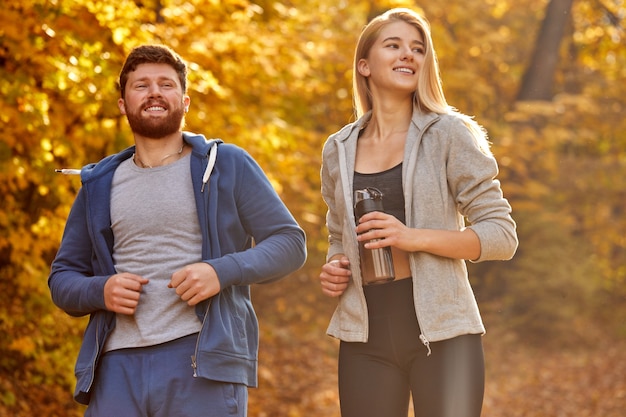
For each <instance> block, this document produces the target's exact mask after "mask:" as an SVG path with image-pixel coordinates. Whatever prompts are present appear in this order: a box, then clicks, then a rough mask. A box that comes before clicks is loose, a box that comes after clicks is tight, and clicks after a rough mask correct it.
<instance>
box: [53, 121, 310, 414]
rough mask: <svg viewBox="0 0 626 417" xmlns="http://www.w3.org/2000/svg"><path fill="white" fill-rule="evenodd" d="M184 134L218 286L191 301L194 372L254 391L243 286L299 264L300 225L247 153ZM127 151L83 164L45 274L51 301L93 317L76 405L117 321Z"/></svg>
mask: <svg viewBox="0 0 626 417" xmlns="http://www.w3.org/2000/svg"><path fill="white" fill-rule="evenodd" d="M183 139H184V140H185V142H186V143H187V144H189V145H191V147H192V153H191V162H190V169H191V176H192V181H193V189H194V195H195V200H196V207H197V212H198V220H199V221H200V228H201V231H202V259H203V260H204V262H207V263H209V264H210V265H211V266H213V268H214V269H215V271H216V272H217V276H218V278H219V281H220V286H221V291H220V293H219V294H217V295H215V296H214V297H212V298H211V299H210V300H206V301H204V302H202V303H200V304H198V305H197V306H196V314H197V316H198V319H199V320H201V321H202V329H201V331H200V333H199V336H198V342H197V345H196V352H195V355H194V356H195V357H194V361H193V364H192V365H193V366H194V375H195V376H199V377H203V378H207V379H211V380H217V381H223V382H230V383H240V384H246V385H248V386H251V387H255V386H256V385H257V356H258V322H257V319H256V315H255V313H254V309H253V307H252V303H251V300H250V287H249V286H250V284H254V283H265V282H271V281H274V280H277V279H280V278H282V277H284V276H286V275H288V274H289V273H291V272H293V271H295V270H297V269H298V268H300V267H301V266H302V265H303V264H304V261H305V259H306V239H305V235H304V231H303V230H302V229H301V228H300V227H299V226H298V224H297V222H296V221H295V219H294V218H293V216H292V215H291V213H290V212H289V210H288V209H287V207H286V206H285V205H284V203H283V202H282V201H281V199H280V197H279V196H278V194H277V193H276V192H275V190H274V189H273V187H272V185H271V184H270V182H269V181H268V179H267V177H266V175H265V174H264V172H263V171H262V169H261V168H260V167H259V165H258V164H257V163H256V162H255V161H254V160H253V159H252V157H251V156H250V155H249V154H248V153H247V152H246V151H244V150H243V149H241V148H239V147H237V146H234V145H229V144H224V143H222V141H221V140H219V139H217V140H211V141H208V140H206V139H205V137H204V136H202V135H196V134H192V133H189V132H183ZM218 144H219V146H218ZM133 153H134V147H130V148H128V149H126V150H124V151H122V152H120V153H118V154H115V155H111V156H109V157H106V158H105V159H103V160H102V161H100V162H99V163H97V164H90V165H87V166H85V167H84V168H83V169H82V170H81V180H82V187H81V189H80V191H79V192H78V195H77V197H76V201H75V202H74V205H73V207H72V209H71V211H70V214H69V217H68V219H67V223H66V226H65V231H64V234H63V239H62V241H61V245H60V248H59V251H58V253H57V256H56V258H55V259H54V261H53V262H52V266H51V272H50V276H49V278H48V285H49V287H50V292H51V294H52V300H53V301H54V303H55V304H56V305H57V306H59V307H60V308H61V309H63V310H64V311H66V312H67V313H68V314H70V315H72V316H84V315H87V314H89V315H90V318H89V323H88V325H87V328H86V330H85V334H84V338H83V343H82V346H81V349H80V352H79V354H78V359H77V361H76V368H75V373H76V378H77V384H76V390H75V392H74V398H75V399H76V401H78V402H79V403H82V404H88V403H89V397H90V392H91V388H92V384H93V381H94V378H95V373H96V372H97V367H98V361H99V358H100V355H101V353H102V348H103V346H104V344H105V341H106V339H107V337H108V335H109V334H110V333H111V331H112V330H113V328H114V327H115V313H113V312H110V311H107V310H106V308H105V304H104V284H105V282H106V281H107V279H108V278H109V277H110V276H111V275H113V274H115V273H116V271H115V267H114V263H113V239H114V236H113V232H112V230H111V216H110V197H111V182H112V180H113V174H114V173H115V169H116V168H117V167H118V165H119V164H120V163H121V162H122V161H124V160H126V159H128V158H130V157H132V155H133Z"/></svg>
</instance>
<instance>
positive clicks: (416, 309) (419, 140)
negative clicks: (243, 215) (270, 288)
mask: <svg viewBox="0 0 626 417" xmlns="http://www.w3.org/2000/svg"><path fill="white" fill-rule="evenodd" d="M353 72H354V74H353V76H354V105H355V111H356V116H357V120H356V121H355V122H354V123H351V124H348V125H346V126H345V127H344V128H342V129H341V130H340V131H338V132H337V133H335V134H333V135H331V136H330V137H329V138H328V140H327V142H326V143H325V145H324V149H323V164H322V170H321V176H322V195H323V197H324V200H325V201H326V203H327V205H328V212H327V227H328V231H329V249H328V254H327V263H326V264H325V265H323V266H322V271H321V273H320V282H321V287H322V291H323V292H324V293H325V294H326V295H328V296H331V297H338V299H339V303H338V306H337V309H336V311H335V313H334V315H333V317H332V319H331V322H330V325H329V328H328V334H329V335H331V336H333V337H336V338H338V339H340V341H341V343H340V352H339V395H340V403H341V414H342V416H343V417H369V416H371V417H401V416H404V417H406V416H407V414H408V406H409V398H410V397H411V396H412V398H413V408H414V410H415V415H416V416H418V417H420V416H423V417H477V416H479V415H480V413H481V408H482V401H483V392H484V359H483V349H482V341H481V336H482V335H483V334H484V333H485V329H484V326H483V323H482V320H481V317H480V313H479V310H478V306H477V303H476V300H475V297H474V295H473V292H472V289H471V287H470V284H469V280H468V275H467V268H466V264H465V262H466V261H467V260H469V261H472V262H481V261H487V260H507V259H510V258H511V257H512V256H513V255H514V253H515V251H516V249H517V245H518V241H517V235H516V225H515V222H514V221H513V219H512V218H511V207H510V205H509V203H508V202H507V200H506V199H504V198H503V195H502V191H501V188H500V183H499V182H498V181H497V180H496V179H495V177H496V175H497V173H498V167H497V163H496V160H495V159H494V157H493V155H492V154H491V152H490V150H489V146H488V142H487V138H486V134H485V132H484V131H483V129H482V128H481V127H480V126H479V125H478V124H477V123H475V122H474V121H473V120H472V119H471V118H470V117H468V116H466V115H463V114H461V113H459V112H458V111H456V110H454V109H453V108H452V107H450V106H449V105H448V104H447V102H446V99H445V97H444V94H443V91H442V88H441V80H440V78H439V68H438V64H437V58H436V54H435V51H434V48H433V42H432V38H431V34H430V27H429V24H428V22H427V21H426V19H425V18H424V17H422V16H421V15H419V14H417V13H415V12H414V11H412V10H409V9H393V10H390V11H388V12H386V13H384V14H382V15H380V16H378V17H376V18H374V19H373V20H372V21H371V22H370V23H369V24H368V25H367V26H366V27H365V28H364V30H363V32H362V33H361V36H360V38H359V41H358V44H357V48H356V52H355V57H354V68H353ZM364 188H375V189H377V190H379V191H380V192H381V193H382V195H383V205H384V211H374V212H372V213H369V214H365V215H363V216H361V217H358V216H355V214H354V197H353V196H354V192H355V191H356V190H360V189H364ZM360 244H361V245H363V248H364V249H363V248H362V250H365V251H367V250H372V249H380V248H385V247H388V248H391V253H392V261H393V270H394V279H393V280H392V281H388V282H386V283H383V284H377V285H367V284H366V283H365V282H364V279H363V277H364V276H368V275H369V274H370V272H371V271H369V269H371V267H370V266H368V265H367V264H366V263H365V262H363V261H362V260H361V256H360V251H359V245H360Z"/></svg>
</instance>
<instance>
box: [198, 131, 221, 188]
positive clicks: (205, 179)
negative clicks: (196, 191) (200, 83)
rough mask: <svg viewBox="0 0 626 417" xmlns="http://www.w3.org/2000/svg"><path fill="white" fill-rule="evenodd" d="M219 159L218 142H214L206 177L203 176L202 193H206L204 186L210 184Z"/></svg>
mask: <svg viewBox="0 0 626 417" xmlns="http://www.w3.org/2000/svg"><path fill="white" fill-rule="evenodd" d="M216 158H217V141H216V142H213V145H212V146H211V150H210V151H209V163H208V164H207V166H206V169H205V170H204V175H203V176H202V188H201V189H200V192H201V193H203V192H204V186H205V185H207V184H208V183H209V178H210V177H211V172H213V167H214V166H215V159H216Z"/></svg>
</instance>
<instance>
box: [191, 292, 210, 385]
mask: <svg viewBox="0 0 626 417" xmlns="http://www.w3.org/2000/svg"><path fill="white" fill-rule="evenodd" d="M212 301H213V298H209V302H208V304H207V307H206V311H205V312H204V318H203V319H202V327H201V328H200V332H199V333H198V338H197V339H196V349H195V350H194V354H193V355H191V367H192V368H193V377H194V378H197V377H198V348H199V347H200V335H202V332H203V331H204V324H205V323H206V320H207V317H208V316H209V309H210V308H211V302H212Z"/></svg>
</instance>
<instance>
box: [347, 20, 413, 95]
mask: <svg viewBox="0 0 626 417" xmlns="http://www.w3.org/2000/svg"><path fill="white" fill-rule="evenodd" d="M424 52H425V45H424V39H423V37H422V34H421V33H420V32H419V31H418V30H417V29H416V28H415V27H413V26H411V25H410V24H408V23H406V22H403V21H397V22H393V23H389V24H388V25H386V26H385V27H383V29H382V30H381V31H380V34H379V36H378V39H376V42H375V43H374V45H372V48H371V49H370V51H369V54H368V56H367V58H363V59H361V60H360V61H359V62H358V66H357V69H358V71H359V73H360V74H361V75H362V76H364V77H366V78H368V82H369V88H370V90H371V91H372V94H374V96H375V95H376V94H377V93H381V92H385V93H400V94H411V95H412V94H413V93H414V92H415V90H416V89H417V81H418V79H419V73H420V68H421V66H422V64H423V62H424Z"/></svg>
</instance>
